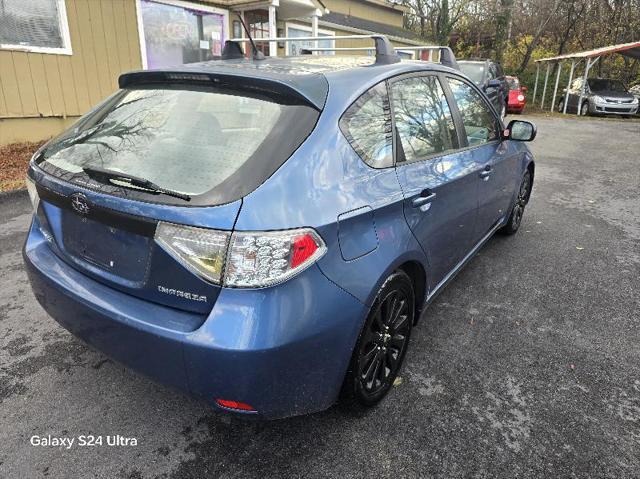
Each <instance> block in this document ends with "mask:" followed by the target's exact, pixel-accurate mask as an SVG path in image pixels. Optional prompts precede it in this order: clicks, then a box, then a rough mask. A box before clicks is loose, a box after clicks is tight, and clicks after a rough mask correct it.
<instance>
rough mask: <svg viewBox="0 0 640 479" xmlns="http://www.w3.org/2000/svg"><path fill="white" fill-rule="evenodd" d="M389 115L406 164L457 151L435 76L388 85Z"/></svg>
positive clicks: (441, 90)
mask: <svg viewBox="0 0 640 479" xmlns="http://www.w3.org/2000/svg"><path fill="white" fill-rule="evenodd" d="M391 92H392V99H393V100H392V101H393V112H394V117H395V122H396V130H397V132H398V136H399V138H400V144H401V146H402V149H403V150H404V157H405V159H406V161H415V160H422V159H424V158H427V157H429V156H433V155H437V154H443V153H447V152H449V151H451V150H453V149H454V148H457V144H458V142H457V136H456V129H455V125H454V123H453V118H452V116H451V110H450V109H449V104H448V103H447V99H446V97H445V95H444V90H443V89H442V86H441V85H440V81H439V80H438V78H437V77H436V76H433V75H429V76H419V77H412V78H407V79H406V80H400V81H397V82H394V83H392V86H391Z"/></svg>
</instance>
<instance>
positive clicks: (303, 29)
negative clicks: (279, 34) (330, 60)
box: [286, 25, 336, 55]
mask: <svg viewBox="0 0 640 479" xmlns="http://www.w3.org/2000/svg"><path fill="white" fill-rule="evenodd" d="M311 31H312V30H311V27H307V26H302V25H287V37H294V38H295V37H310V36H311ZM334 35H335V33H334V32H332V31H330V30H318V36H319V37H327V38H331V37H333V36H334ZM335 43H336V41H335V40H333V39H331V40H318V48H334V47H335ZM313 47H314V45H313V41H312V40H300V41H293V42H287V47H286V48H287V50H286V52H287V53H286V54H287V55H300V51H301V50H302V49H304V48H313ZM316 53H317V54H319V55H335V53H336V52H335V51H333V52H332V51H325V52H316Z"/></svg>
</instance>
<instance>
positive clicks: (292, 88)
mask: <svg viewBox="0 0 640 479" xmlns="http://www.w3.org/2000/svg"><path fill="white" fill-rule="evenodd" d="M211 69H212V70H213V68H211ZM240 80H241V81H242V84H241V86H242V89H246V90H247V91H248V92H251V91H253V92H255V93H256V94H275V95H277V96H278V97H280V98H282V97H284V98H287V97H288V98H291V99H295V100H297V102H300V101H302V102H304V103H308V104H310V105H311V106H313V107H314V108H316V109H317V110H318V111H320V110H322V108H323V107H324V102H325V100H326V98H327V89H328V86H327V82H326V80H325V79H324V77H323V76H322V75H304V76H302V75H300V76H299V77H290V78H278V77H277V76H275V75H269V74H268V73H264V74H261V72H259V71H257V70H255V69H251V70H249V69H247V71H246V72H245V71H243V69H241V68H230V67H226V66H225V64H224V62H220V63H218V64H216V65H215V70H214V71H207V70H205V69H197V68H195V67H194V68H190V69H189V68H183V69H180V68H176V69H168V70H138V71H133V72H128V73H123V74H122V75H120V77H119V78H118V86H119V87H120V88H130V87H132V86H134V85H148V84H153V83H189V84H200V85H203V84H205V85H206V84H210V85H213V86H219V87H230V88H233V87H235V88H238V87H239V86H240Z"/></svg>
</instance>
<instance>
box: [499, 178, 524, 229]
mask: <svg viewBox="0 0 640 479" xmlns="http://www.w3.org/2000/svg"><path fill="white" fill-rule="evenodd" d="M529 195H531V172H530V171H529V170H527V171H526V173H525V174H524V175H523V177H522V181H521V182H520V189H519V190H518V195H517V196H516V201H515V204H514V205H513V207H512V208H511V213H510V214H509V219H508V220H507V224H506V225H504V226H503V227H502V228H500V229H499V230H498V232H499V233H501V234H504V235H513V234H516V233H517V232H518V229H519V228H520V225H521V224H522V217H523V216H524V209H525V207H526V206H527V202H528V201H529Z"/></svg>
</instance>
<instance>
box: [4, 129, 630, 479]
mask: <svg viewBox="0 0 640 479" xmlns="http://www.w3.org/2000/svg"><path fill="white" fill-rule="evenodd" d="M534 121H536V122H537V124H538V127H539V135H538V139H537V140H536V141H535V142H534V143H533V145H532V149H533V150H534V153H535V154H536V156H537V165H538V166H537V171H536V183H535V187H534V193H533V198H532V201H531V204H530V205H529V207H528V208H527V211H526V213H525V217H524V222H523V225H522V227H521V230H520V232H519V233H518V235H516V236H515V237H511V238H503V237H496V238H494V239H492V240H491V241H490V242H489V244H487V245H486V246H485V247H484V249H483V250H482V251H481V253H480V255H479V256H478V257H477V258H475V259H474V260H473V261H472V262H471V264H470V265H469V266H468V267H467V268H466V269H465V270H464V271H463V272H462V273H461V274H460V275H459V276H458V278H457V279H456V280H455V281H454V282H453V283H452V284H451V285H450V286H449V287H448V288H447V290H446V291H445V292H444V293H443V294H442V295H441V296H440V297H439V298H438V299H437V300H436V301H435V302H434V303H433V304H432V306H431V307H430V308H429V309H428V311H427V312H426V314H425V316H424V318H423V321H422V323H421V324H420V325H419V326H418V328H417V329H416V330H415V332H414V335H413V338H412V345H411V349H410V351H409V354H408V356H407V362H406V364H405V368H404V371H403V373H402V375H401V376H402V383H401V384H400V385H398V386H397V387H396V388H395V390H394V391H392V393H391V394H390V396H389V397H388V398H387V399H386V400H385V401H384V402H383V403H382V404H381V405H380V406H379V407H378V408H377V409H375V410H372V411H370V412H369V413H367V414H366V415H362V416H355V415H352V414H348V413H346V412H345V411H343V410H341V409H340V408H333V409H331V410H329V411H327V412H324V413H320V414H316V415H313V416H307V417H300V418H293V419H289V420H283V421H277V422H268V423H255V422H242V421H237V420H230V419H229V418H228V417H224V416H220V415H218V414H214V413H213V412H212V411H211V410H210V409H209V407H208V406H207V405H205V404H203V403H201V402H198V401H197V400H193V399H191V398H189V397H186V396H184V395H182V394H180V393H177V392H175V391H172V390H170V389H167V388H165V387H163V386H159V385H156V384H154V383H152V382H150V381H148V380H147V379H145V378H143V377H141V376H139V375H137V374H135V373H133V372H131V371H128V370H126V369H124V368H123V367H121V366H120V365H118V364H116V363H114V362H112V361H111V360H109V359H107V358H105V357H104V356H103V355H102V354H100V353H97V352H94V351H92V350H91V349H89V348H87V347H86V346H85V345H84V344H82V343H81V342H80V341H78V340H76V339H75V338H74V337H73V336H71V335H70V334H69V333H67V332H66V331H65V330H63V329H62V328H60V327H59V326H58V325H57V324H56V323H55V322H54V321H53V320H51V319H50V318H49V317H48V316H47V315H46V313H45V312H44V311H43V310H42V309H41V308H40V307H39V306H38V305H37V303H36V301H35V299H34V297H33V296H32V294H31V291H30V288H29V285H28V283H27V280H26V275H25V273H24V270H23V266H22V258H21V255H20V246H21V243H22V240H23V237H24V232H25V230H26V228H27V226H28V223H29V219H30V214H29V210H30V206H29V204H28V200H27V199H26V198H24V197H23V198H21V199H17V200H10V199H7V198H6V197H5V198H2V199H0V477H1V478H38V477H52V478H73V477H101V478H102V477H109V478H111V477H126V478H143V477H144V478H150V477H165V478H185V477H205V476H206V477H262V478H266V477H323V478H326V477H341V478H344V477H394V478H396V477H447V478H452V477H540V476H547V477H588V476H590V477H612V478H613V477H615V478H623V477H624V478H626V477H638V476H639V475H640V123H638V122H630V121H623V120H612V121H600V120H593V119H573V120H568V121H567V120H562V119H558V118H544V117H536V118H534ZM34 435H37V436H39V437H42V436H48V435H51V436H55V437H59V436H67V437H68V436H75V437H78V436H80V435H94V436H98V435H102V436H106V435H121V436H124V437H129V438H130V437H135V438H136V442H137V445H136V446H106V444H105V445H103V446H93V447H88V446H85V447H80V446H78V445H77V444H76V445H74V446H73V447H71V448H69V449H66V448H64V447H48V446H33V445H31V444H30V438H31V437H32V436H34Z"/></svg>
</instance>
